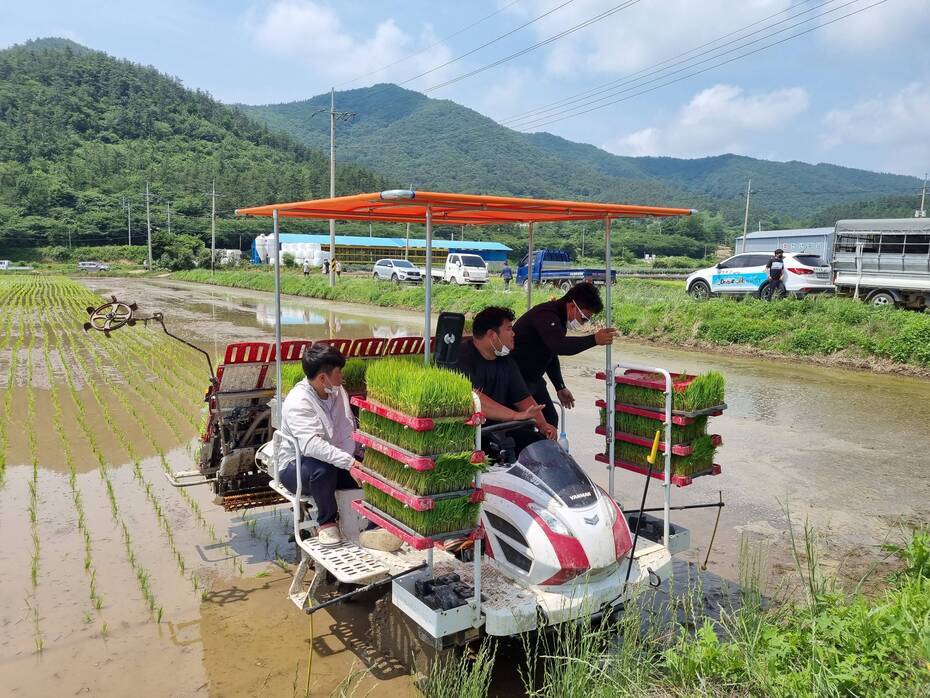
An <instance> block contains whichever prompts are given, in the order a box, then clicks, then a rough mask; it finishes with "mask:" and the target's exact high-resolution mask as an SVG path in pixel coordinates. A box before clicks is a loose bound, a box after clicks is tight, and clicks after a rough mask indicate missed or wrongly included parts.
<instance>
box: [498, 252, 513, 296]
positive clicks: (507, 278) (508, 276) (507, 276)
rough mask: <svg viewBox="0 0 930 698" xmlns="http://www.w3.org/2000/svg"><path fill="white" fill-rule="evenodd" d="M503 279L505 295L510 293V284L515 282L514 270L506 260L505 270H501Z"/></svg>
mask: <svg viewBox="0 0 930 698" xmlns="http://www.w3.org/2000/svg"><path fill="white" fill-rule="evenodd" d="M501 278H502V279H503V280H504V293H510V282H511V281H513V269H511V268H510V263H509V262H508V261H507V260H506V259H505V260H504V268H503V269H501Z"/></svg>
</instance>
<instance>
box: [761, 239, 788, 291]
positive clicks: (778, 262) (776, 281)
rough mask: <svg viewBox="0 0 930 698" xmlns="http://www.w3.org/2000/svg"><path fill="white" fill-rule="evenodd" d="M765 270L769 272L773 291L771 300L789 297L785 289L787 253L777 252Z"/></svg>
mask: <svg viewBox="0 0 930 698" xmlns="http://www.w3.org/2000/svg"><path fill="white" fill-rule="evenodd" d="M765 268H766V269H768V272H769V287H770V288H771V289H772V292H771V294H769V299H770V300H775V299H776V298H783V297H784V296H785V295H787V290H786V289H785V251H784V250H781V249H778V250H775V256H774V257H772V258H771V259H770V260H769V261H768V262H766V263H765Z"/></svg>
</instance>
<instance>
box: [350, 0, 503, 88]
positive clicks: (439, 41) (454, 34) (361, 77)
mask: <svg viewBox="0 0 930 698" xmlns="http://www.w3.org/2000/svg"><path fill="white" fill-rule="evenodd" d="M518 2H520V0H512V2H509V3H507V4H506V5H504V6H503V7H501V8H499V9H497V10H495V11H494V12H492V13H491V14H489V15H485V16H484V17H482V18H481V19H477V20H475V21H474V22H472V23H471V24H469V25H468V26H466V27H462V28H461V29H459V30H458V31H455V32H452V33H451V34H447V35H446V36H444V37H442V38H441V39H437V40H436V41H435V42H434V43H432V44H430V45H429V46H426V47H424V48H422V49H420V50H419V51H415V52H413V53H410V54H408V55H406V56H404V57H403V58H399V59H398V60H396V61H394V62H393V63H388V64H387V65H383V66H381V67H380V68H377V69H375V70H372V71H371V72H369V73H365V74H364V75H358V76H356V77H354V78H352V79H351V80H346V81H345V82H340V83H337V84H336V87H342V86H343V85H349V84H351V83H353V82H358V81H359V80H364V79H365V78H369V77H371V76H372V75H377V74H378V73H382V72H384V71H385V70H387V69H388V68H393V67H394V66H396V65H400V64H401V63H405V62H406V61H409V60H410V59H411V58H416V57H417V56H419V55H421V54H423V53H426V52H427V51H429V50H430V49H433V48H436V47H437V46H439V45H440V44H442V43H444V42H446V41H448V40H449V39H454V38H455V37H457V36H459V35H460V34H463V33H465V32H467V31H468V30H469V29H472V28H474V27H477V26H478V25H479V24H481V23H482V22H485V21H487V20H489V19H491V18H492V17H494V16H496V15H499V14H500V13H501V12H504V11H505V10H508V9H510V8H511V7H513V6H514V5H516V4H517V3H518Z"/></svg>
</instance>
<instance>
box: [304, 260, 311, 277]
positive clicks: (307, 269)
mask: <svg viewBox="0 0 930 698" xmlns="http://www.w3.org/2000/svg"><path fill="white" fill-rule="evenodd" d="M304 276H310V260H309V259H307V258H306V257H304Z"/></svg>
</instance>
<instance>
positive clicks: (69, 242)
mask: <svg viewBox="0 0 930 698" xmlns="http://www.w3.org/2000/svg"><path fill="white" fill-rule="evenodd" d="M68 249H69V250H70V249H71V228H68Z"/></svg>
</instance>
